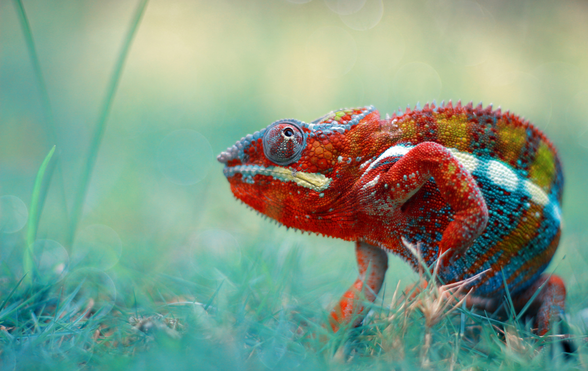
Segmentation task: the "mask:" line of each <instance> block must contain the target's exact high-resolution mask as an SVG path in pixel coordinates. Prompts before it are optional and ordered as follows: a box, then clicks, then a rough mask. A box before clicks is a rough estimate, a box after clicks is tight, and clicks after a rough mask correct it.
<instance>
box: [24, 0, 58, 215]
mask: <svg viewBox="0 0 588 371" xmlns="http://www.w3.org/2000/svg"><path fill="white" fill-rule="evenodd" d="M14 6H15V7H16V13H17V16H18V20H19V22H20V26H21V29H22V33H23V36H24V38H25V42H26V45H27V50H28V53H29V57H30V59H31V64H32V65H33V71H34V74H35V79H36V80H37V87H38V88H39V93H40V97H41V106H42V109H43V115H44V116H45V124H46V127H47V133H48V136H49V145H53V146H55V145H57V128H56V124H55V116H54V115H53V109H52V108H51V100H50V99H49V92H48V90H47V84H46V83H45V78H44V77H43V70H42V69H41V62H40V60H39V56H38V54H37V48H36V47H35V40H34V39H33V32H32V31H31V24H30V22H29V18H28V17H27V13H26V11H25V8H24V4H23V3H22V0H14ZM56 158H57V161H55V162H54V163H53V164H52V165H51V166H50V167H49V168H48V171H47V174H48V176H47V178H48V179H51V177H52V175H53V171H54V170H55V169H57V174H58V176H57V178H58V181H59V186H58V187H59V193H60V195H59V197H60V198H61V202H62V203H63V210H64V212H65V215H66V218H68V208H67V198H66V197H65V186H64V180H63V179H64V178H63V169H62V167H61V161H60V159H61V155H60V153H59V151H58V153H57V155H56ZM48 191H49V187H46V188H43V190H42V193H41V195H40V197H39V210H43V205H44V204H45V199H46V197H47V192H48ZM38 217H41V213H39V214H38ZM37 222H38V220H37Z"/></svg>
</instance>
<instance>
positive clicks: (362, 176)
mask: <svg viewBox="0 0 588 371" xmlns="http://www.w3.org/2000/svg"><path fill="white" fill-rule="evenodd" d="M218 161H220V162H222V163H224V164H225V168H224V174H225V176H226V177H227V179H228V181H229V183H230V186H231V190H232V192H233V194H234V195H235V197H236V198H238V199H239V200H241V201H243V202H244V203H245V204H247V205H249V206H250V207H252V208H253V209H255V210H257V211H258V212H260V213H262V214H264V215H266V216H268V217H270V218H272V219H275V220H276V221H277V222H279V223H281V224H283V225H285V226H286V227H291V228H296V229H299V230H302V231H309V232H314V233H318V234H322V235H328V236H331V237H336V238H342V239H344V240H349V241H355V243H356V256H357V263H358V266H359V276H358V278H357V280H356V281H355V283H354V284H353V285H352V286H351V287H350V289H349V290H348V291H347V292H346V293H345V294H344V295H343V297H342V298H341V300H340V302H339V303H338V304H337V305H336V306H335V308H334V309H333V311H332V313H331V317H332V326H333V328H334V330H337V329H338V327H339V325H340V324H342V323H348V322H349V321H351V319H352V318H356V317H353V315H354V313H355V314H357V313H358V312H361V310H362V308H361V303H360V300H363V299H367V300H370V301H373V300H374V299H375V297H376V295H377V294H378V292H379V291H380V288H381V287H382V283H383V280H384V275H385V272H386V269H387V267H388V257H387V252H391V253H394V254H397V255H399V256H401V257H402V258H403V259H404V260H406V261H407V262H408V263H409V264H411V265H412V267H413V268H414V269H418V262H417V259H416V258H415V256H414V255H413V254H412V253H411V252H410V250H409V249H407V248H406V246H405V245H404V243H403V241H406V242H408V243H411V244H418V246H419V247H420V253H421V255H422V257H423V259H424V260H425V262H426V263H427V264H433V263H434V262H435V261H436V260H437V259H438V258H439V257H440V254H443V255H442V256H441V264H440V269H439V279H440V281H442V282H443V283H446V284H447V283H452V282H457V281H460V280H464V279H467V278H469V277H472V276H474V275H476V274H479V273H481V272H484V271H486V272H485V273H484V274H482V275H481V276H480V279H479V280H477V281H476V282H474V283H472V285H473V286H472V287H473V288H474V291H473V294H472V295H473V296H472V297H471V298H470V299H468V304H469V305H471V306H474V307H477V308H481V309H484V310H487V311H494V310H497V309H498V308H499V307H500V306H501V304H502V303H503V301H504V297H505V290H504V288H505V287H504V282H505V281H506V282H507V284H508V290H509V292H510V295H511V297H512V300H513V303H514V305H515V308H516V309H517V310H521V309H522V308H523V307H524V306H525V305H526V303H527V302H528V301H529V300H530V299H532V297H533V295H534V294H535V292H536V291H537V290H539V289H540V288H541V291H540V293H539V294H538V295H537V296H536V297H535V298H534V300H533V303H532V305H531V306H530V307H529V309H528V311H527V312H526V313H527V315H528V316H529V317H530V318H531V319H533V327H534V328H535V329H536V331H537V333H538V334H539V335H544V334H546V333H547V332H548V331H549V330H550V329H551V328H552V324H553V321H554V319H556V318H561V316H562V315H563V313H564V308H565V295H566V290H565V286H564V283H563V281H562V279H561V278H559V277H558V276H556V275H547V274H544V273H543V272H544V270H545V269H546V267H547V265H548V264H549V262H550V260H551V258H552V257H553V255H554V253H555V250H556V249H557V246H558V242H559V239H560V224H561V209H560V205H561V200H562V191H563V184H564V179H563V173H562V166H561V162H560V159H559V157H558V155H557V151H556V149H555V147H554V145H553V144H552V143H551V142H550V141H549V139H547V138H546V137H545V135H544V134H543V133H542V132H541V131H540V130H538V129H537V128H536V127H534V126H533V125H532V124H530V123H529V122H528V121H526V120H523V119H521V118H520V117H518V116H516V115H514V114H512V113H509V112H505V113H503V112H502V111H501V109H500V108H498V109H496V110H493V109H492V106H488V107H486V108H484V107H483V106H482V104H480V105H478V106H477V107H473V105H472V104H471V103H469V104H467V105H465V106H464V105H462V104H461V103H460V102H458V103H457V104H455V105H453V104H452V103H451V102H449V103H447V104H443V103H442V104H441V105H439V106H436V105H435V104H431V105H429V104H426V105H424V107H423V108H422V109H421V108H419V107H418V106H417V108H415V109H409V108H407V109H406V111H405V112H402V111H399V112H396V113H394V114H393V115H392V117H387V118H386V119H382V118H380V115H379V113H378V111H376V110H375V109H374V107H372V106H369V107H364V108H353V109H341V110H338V111H333V112H331V113H329V114H327V115H325V116H323V117H321V118H319V119H317V120H315V121H312V122H311V123H305V122H302V121H299V120H296V119H283V120H279V121H276V122H274V123H272V124H271V125H269V126H268V127H267V128H265V129H263V130H260V131H258V132H255V133H254V134H250V135H247V136H246V137H244V138H242V139H241V140H240V141H238V142H237V143H236V144H235V145H233V146H232V147H230V148H228V149H227V150H226V151H225V152H222V153H221V154H220V155H219V156H218ZM366 275H368V276H367V277H366ZM360 321H361V317H360V319H359V320H358V321H357V323H356V324H359V322H360Z"/></svg>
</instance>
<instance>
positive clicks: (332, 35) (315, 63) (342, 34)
mask: <svg viewBox="0 0 588 371" xmlns="http://www.w3.org/2000/svg"><path fill="white" fill-rule="evenodd" d="M306 60H307V61H308V64H309V65H310V67H311V68H312V69H313V70H314V71H315V72H316V73H317V74H319V75H321V76H325V77H340V76H343V75H344V74H346V73H347V72H349V71H350V70H351V69H352V68H353V66H354V65H355V62H356V60H357V45H356V43H355V40H354V39H353V37H352V36H351V35H350V34H349V32H347V31H345V30H344V29H342V28H340V27H330V26H328V27H321V28H319V29H318V30H316V31H315V32H314V33H313V34H312V35H310V37H309V38H308V41H307V43H306Z"/></svg>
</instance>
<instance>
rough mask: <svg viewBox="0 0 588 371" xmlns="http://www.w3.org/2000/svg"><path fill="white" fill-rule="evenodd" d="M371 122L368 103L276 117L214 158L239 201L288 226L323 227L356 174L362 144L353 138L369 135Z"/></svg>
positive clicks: (374, 113)
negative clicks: (312, 116)
mask: <svg viewBox="0 0 588 371" xmlns="http://www.w3.org/2000/svg"><path fill="white" fill-rule="evenodd" d="M374 121H375V123H378V122H379V121H380V118H379V114H378V112H377V111H375V109H374V108H373V107H371V106H369V107H364V108H356V109H342V110H338V111H333V112H330V113H329V114H327V115H325V116H323V117H321V118H319V119H317V120H315V121H313V122H311V123H306V122H303V121H299V120H296V119H283V120H278V121H276V122H274V123H272V124H271V125H269V126H268V127H267V128H265V129H263V130H260V131H257V132H255V133H253V134H249V135H247V136H246V137H244V138H241V140H239V141H238V142H237V143H235V145H233V146H231V147H229V148H228V149H227V150H226V151H224V152H222V153H221V154H220V155H219V156H218V157H217V159H218V161H219V162H221V163H224V164H225V168H224V174H225V176H226V177H227V179H228V180H229V183H230V185H231V190H232V192H233V194H234V195H235V197H237V198H238V199H239V200H241V201H243V202H244V203H245V204H247V205H249V206H250V207H252V208H253V209H255V210H257V211H259V212H260V213H262V214H264V215H267V216H269V217H270V218H273V219H275V220H277V221H278V222H280V223H282V224H284V225H286V226H288V227H294V228H298V229H302V230H306V231H314V232H321V231H322V230H324V229H325V228H324V227H321V224H323V223H324V222H321V221H322V220H325V219H326V217H327V216H330V215H333V213H332V211H333V210H336V209H339V208H342V206H343V205H342V201H341V199H342V197H343V195H344V194H345V192H347V191H348V190H350V189H351V187H352V185H353V183H354V182H355V180H356V179H357V178H358V176H359V173H360V168H359V166H360V165H361V158H362V156H364V155H365V154H364V153H363V152H365V148H364V146H360V145H356V143H361V141H362V140H364V139H367V136H370V135H372V133H373V125H366V124H367V123H370V122H371V123H372V124H373V123H374ZM370 127H372V128H371V129H370ZM362 128H363V129H362ZM368 147H369V146H368ZM363 158H366V157H363ZM321 233H325V232H321Z"/></svg>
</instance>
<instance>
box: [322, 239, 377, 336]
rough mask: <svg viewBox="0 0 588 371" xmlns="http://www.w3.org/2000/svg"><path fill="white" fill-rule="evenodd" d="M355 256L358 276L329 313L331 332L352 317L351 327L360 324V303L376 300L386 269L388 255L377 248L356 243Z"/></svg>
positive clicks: (361, 307)
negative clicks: (353, 320)
mask: <svg viewBox="0 0 588 371" xmlns="http://www.w3.org/2000/svg"><path fill="white" fill-rule="evenodd" d="M355 255H356V258H357V266H358V268H359V276H358V277H357V280H356V281H355V283H354V284H353V285H352V286H351V287H350V288H349V290H347V292H346V293H345V294H344V295H343V297H342V298H341V300H340V301H339V303H338V304H337V305H336V306H335V308H334V309H333V311H332V312H331V327H332V328H333V331H337V330H338V329H339V326H340V325H341V324H343V323H348V322H349V321H351V319H352V318H353V316H354V315H358V317H357V319H356V320H355V322H354V324H353V325H354V326H357V325H359V324H360V323H361V321H362V319H363V318H362V317H361V314H362V312H363V310H364V308H363V305H361V301H362V300H368V301H370V302H373V301H374V300H375V299H376V295H378V292H380V289H381V288H382V284H383V282H384V277H385V275H386V270H387V269H388V254H387V253H386V252H385V251H384V250H382V249H381V248H379V247H376V246H372V245H370V244H367V243H365V242H356V245H355ZM366 276H367V277H366Z"/></svg>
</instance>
